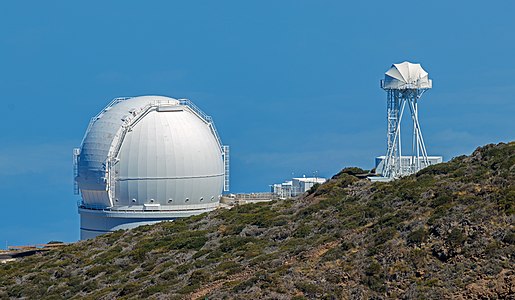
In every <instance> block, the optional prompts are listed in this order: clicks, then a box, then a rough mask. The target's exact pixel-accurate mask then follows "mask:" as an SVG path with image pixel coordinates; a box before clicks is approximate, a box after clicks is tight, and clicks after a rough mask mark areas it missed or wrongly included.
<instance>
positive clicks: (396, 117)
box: [377, 61, 432, 179]
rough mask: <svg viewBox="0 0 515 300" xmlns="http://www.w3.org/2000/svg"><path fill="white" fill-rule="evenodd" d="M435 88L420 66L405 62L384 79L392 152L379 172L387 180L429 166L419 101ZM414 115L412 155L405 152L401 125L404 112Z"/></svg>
mask: <svg viewBox="0 0 515 300" xmlns="http://www.w3.org/2000/svg"><path fill="white" fill-rule="evenodd" d="M431 87H432V80H431V79H429V77H428V73H427V72H426V71H424V69H422V67H421V66H420V64H413V63H410V62H407V61H406V62H403V63H400V64H394V65H392V67H391V68H390V69H389V70H388V71H387V72H386V73H385V79H384V80H381V88H383V89H384V90H385V91H386V93H387V95H388V100H387V104H388V112H387V120H388V133H387V140H388V149H387V151H386V155H385V157H384V161H383V162H382V163H381V164H380V165H379V167H378V170H377V173H380V174H381V176H382V177H386V178H390V179H393V178H399V177H401V176H405V175H409V174H412V173H415V172H417V171H419V170H420V169H423V168H424V167H427V166H428V165H429V160H428V156H427V151H426V146H425V144H424V139H423V137H422V131H421V129H420V123H419V120H418V101H419V99H420V97H422V95H423V94H424V92H425V91H427V90H428V89H430V88H431ZM406 106H407V108H408V110H409V111H410V113H411V120H412V122H413V136H412V147H411V153H410V155H404V156H403V153H402V143H401V123H402V116H403V114H404V110H405V109H406Z"/></svg>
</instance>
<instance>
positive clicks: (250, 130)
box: [0, 1, 515, 247]
mask: <svg viewBox="0 0 515 300" xmlns="http://www.w3.org/2000/svg"><path fill="white" fill-rule="evenodd" d="M514 11H515V3H514V2H513V1H495V2H490V3H489V4H488V5H486V4H485V2H484V1H423V2H420V1H361V2H358V1H353V2H350V1H82V2H79V1H9V2H7V1H3V2H2V3H1V4H0V91H1V94H0V108H1V111H2V117H1V118H0V192H1V193H2V199H1V200H0V203H1V208H0V245H2V246H1V247H3V245H4V244H5V241H7V243H8V244H10V245H16V244H31V243H43V242H47V241H49V240H61V241H74V240H77V239H78V238H79V216H78V214H77V210H76V201H77V200H78V198H77V196H74V195H73V193H72V182H73V179H72V165H71V157H72V155H71V153H72V152H71V151H72V148H73V147H76V146H79V144H80V141H81V139H82V136H83V134H84V131H85V129H86V126H87V124H88V121H89V119H90V117H92V116H93V115H95V114H96V113H97V112H98V111H99V110H100V109H102V108H103V107H104V106H105V105H106V104H107V103H108V102H109V101H110V100H111V99H112V98H114V97H118V96H135V95H145V94H159V95H167V96H171V97H180V98H189V99H191V100H192V101H194V102H195V103H196V104H197V105H198V106H199V107H201V108H202V109H203V110H204V111H205V112H206V113H208V114H209V115H211V116H213V118H214V120H215V122H216V126H217V128H218V131H219V132H220V135H221V137H222V140H223V142H224V143H226V144H229V145H230V146H231V151H232V152H231V154H232V160H231V164H232V169H231V171H232V172H231V175H232V178H231V180H232V182H231V184H232V190H233V191H234V192H250V191H264V190H266V189H267V188H268V185H269V184H271V183H274V182H280V181H282V180H284V179H287V178H288V177H291V175H292V174H294V175H295V176H301V175H303V174H306V175H310V174H312V173H313V171H315V170H316V171H318V174H320V175H321V176H327V177H329V176H331V175H332V174H334V173H336V172H337V171H338V170H339V169H341V168H342V167H345V166H361V167H364V168H371V167H373V162H374V157H375V156H377V155H382V154H383V153H384V151H385V147H386V120H385V115H386V95H385V93H384V91H382V90H381V89H380V88H379V80H380V79H382V77H383V74H384V72H385V71H386V70H387V69H388V68H389V67H390V65H391V64H392V63H397V62H402V61H404V60H410V61H413V62H420V63H422V66H423V67H424V68H425V69H426V70H427V71H428V72H429V76H430V78H432V79H433V89H432V90H430V91H429V92H427V93H426V94H425V95H424V98H423V99H422V101H421V103H420V106H419V108H420V122H421V125H422V130H423V133H424V138H425V140H426V144H427V148H428V152H429V153H430V154H439V155H443V156H444V157H445V159H449V158H451V157H453V156H457V155H461V154H468V153H470V152H471V151H473V150H474V149H475V147H476V146H478V145H482V144H486V143H496V142H500V141H509V140H513V138H514V129H515V125H514V121H513V119H514V117H513V115H514V112H515V104H514V103H515V101H514V99H513V98H514V96H513V95H514V94H515V81H514V79H513V78H514V77H515V76H514V75H515V58H514V53H515V34H514V33H513V31H514V30H515V18H513V13H514Z"/></svg>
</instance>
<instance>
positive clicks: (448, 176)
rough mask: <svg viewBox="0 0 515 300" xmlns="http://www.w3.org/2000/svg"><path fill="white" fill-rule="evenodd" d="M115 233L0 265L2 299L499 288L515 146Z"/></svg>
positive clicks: (460, 293)
mask: <svg viewBox="0 0 515 300" xmlns="http://www.w3.org/2000/svg"><path fill="white" fill-rule="evenodd" d="M360 172H361V170H358V169H356V168H352V169H344V170H342V172H340V173H338V174H337V175H335V176H334V177H333V178H332V179H331V180H330V181H329V182H327V183H326V184H323V185H321V186H318V187H317V188H316V189H312V190H311V191H310V192H309V193H308V194H306V195H304V197H301V198H300V199H296V200H287V201H277V202H273V203H271V204H270V203H266V204H252V205H250V204H249V205H244V206H240V207H236V208H234V209H231V210H218V211H215V212H212V213H209V214H206V215H201V216H196V217H192V218H188V219H183V220H180V221H176V222H166V223H161V224H157V225H154V226H144V227H139V228H137V229H134V230H129V231H118V232H115V233H112V234H108V235H105V236H101V237H98V238H96V239H94V240H89V241H82V242H78V243H75V244H73V245H69V246H65V247H63V248H62V249H59V250H56V251H54V252H51V253H46V254H42V255H37V256H32V257H28V258H24V259H22V260H20V261H18V262H14V263H9V264H4V265H1V266H0V298H47V299H54V298H55V299H61V298H63V297H65V298H86V299H88V298H91V299H99V298H100V299H111V298H113V297H118V298H126V299H130V298H142V297H153V298H166V299H170V298H171V299H183V298H187V299H190V298H192V299H197V298H200V299H204V298H205V297H208V298H211V299H220V298H239V299H250V298H254V299H262V298H273V299H292V298H295V299H304V298H308V299H311V298H327V299H339V298H345V299H347V298H348V299H361V298H378V299H380V298H410V299H411V298H420V299H441V298H449V297H453V298H460V297H470V296H472V297H475V298H479V297H488V298H505V297H513V295H514V294H515V274H514V272H515V271H514V257H513V253H515V230H514V226H513V224H514V222H513V221H514V212H515V188H514V182H515V143H513V142H512V143H509V144H499V145H488V146H485V147H483V148H479V149H477V150H476V151H475V152H474V153H473V154H472V155H471V156H468V157H466V156H462V157H458V158H455V159H453V160H452V161H450V162H448V163H444V164H439V165H435V166H431V167H428V168H426V169H424V170H422V171H421V172H419V173H418V174H416V175H413V176H409V177H406V178H403V179H401V180H396V181H394V182H390V183H370V182H368V181H367V180H360V179H358V178H357V177H355V176H354V175H355V174H357V173H360Z"/></svg>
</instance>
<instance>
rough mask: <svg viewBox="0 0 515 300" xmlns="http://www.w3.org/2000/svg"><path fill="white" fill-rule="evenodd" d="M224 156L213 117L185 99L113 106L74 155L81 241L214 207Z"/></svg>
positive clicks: (123, 101) (223, 181)
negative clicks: (78, 195)
mask: <svg viewBox="0 0 515 300" xmlns="http://www.w3.org/2000/svg"><path fill="white" fill-rule="evenodd" d="M227 154H228V147H227V146H223V145H222V143H221V141H220V138H219V136H218V134H217V132H216V129H215V127H214V123H213V121H212V119H211V117H209V116H207V115H206V114H204V113H203V112H202V111H201V110H200V109H198V107H196V106H195V105H194V104H193V103H191V102H190V101H189V100H186V99H173V98H169V97H162V96H140V97H132V98H117V99H115V100H113V101H112V102H111V103H110V104H109V105H108V106H107V107H106V108H105V109H103V110H102V111H101V112H100V113H99V114H98V115H96V116H95V117H93V119H92V120H91V123H90V125H89V127H88V129H87V130H86V134H85V136H84V140H83V142H82V144H81V147H80V148H76V149H74V173H75V182H76V193H79V192H80V195H81V198H82V199H81V201H80V203H79V213H80V219H81V227H80V230H81V239H89V238H93V237H95V236H97V235H99V234H103V233H106V232H112V231H115V230H119V229H128V228H133V227H136V226H140V225H146V224H152V223H155V222H159V221H163V220H173V219H176V218H180V217H187V216H191V215H197V214H201V213H204V212H208V211H211V210H213V209H215V208H217V207H218V206H219V200H220V197H221V195H222V190H223V189H224V188H228V174H229V172H228V161H227Z"/></svg>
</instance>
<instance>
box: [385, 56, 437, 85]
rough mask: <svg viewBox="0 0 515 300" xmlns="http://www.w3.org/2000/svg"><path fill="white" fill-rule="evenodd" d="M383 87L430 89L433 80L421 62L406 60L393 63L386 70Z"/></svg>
mask: <svg viewBox="0 0 515 300" xmlns="http://www.w3.org/2000/svg"><path fill="white" fill-rule="evenodd" d="M381 87H382V88H383V89H385V90H388V89H393V90H406V89H430V88H431V87H432V81H431V79H429V74H428V73H427V72H426V71H424V69H422V67H421V66H420V64H413V63H410V62H407V61H405V62H403V63H400V64H393V65H392V67H391V68H390V69H389V70H388V71H386V73H385V76H384V81H381Z"/></svg>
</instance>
